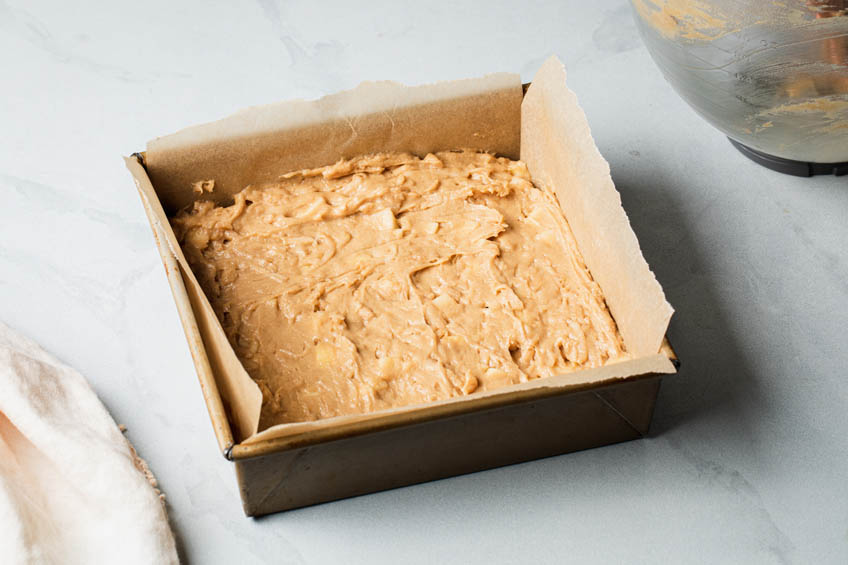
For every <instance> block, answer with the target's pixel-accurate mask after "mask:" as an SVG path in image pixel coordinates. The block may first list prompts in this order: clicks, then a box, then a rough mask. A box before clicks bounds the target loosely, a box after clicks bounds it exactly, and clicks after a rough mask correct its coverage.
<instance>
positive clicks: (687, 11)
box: [631, 0, 848, 174]
mask: <svg viewBox="0 0 848 565" xmlns="http://www.w3.org/2000/svg"><path fill="white" fill-rule="evenodd" d="M631 3H632V5H633V10H634V13H635V17H636V22H637V25H638V27H639V30H640V33H641V34H642V38H643V40H644V42H645V45H646V46H647V47H648V51H649V52H650V53H651V56H652V57H653V59H654V61H655V62H656V64H657V65H658V66H659V68H660V70H661V71H662V73H663V75H665V78H666V79H667V80H668V82H669V83H671V85H672V86H673V87H674V88H675V90H676V91H677V92H678V93H679V94H680V95H681V96H682V97H683V99H684V100H686V102H688V103H689V104H690V105H691V106H692V107H693V108H694V109H695V111H696V112H698V113H699V114H700V115H701V116H702V117H703V118H704V119H706V120H707V121H708V122H710V123H711V124H712V125H714V126H715V127H717V128H718V129H719V130H721V131H722V132H723V133H724V134H725V135H727V136H728V137H729V138H730V139H731V141H735V142H736V143H734V144H735V145H736V146H737V147H738V148H739V149H740V150H742V151H743V152H744V153H746V154H747V155H748V156H749V157H751V158H754V159H755V160H759V159H758V158H761V159H766V160H768V159H771V160H773V161H774V162H776V163H779V162H781V161H782V160H791V161H798V162H801V163H798V164H799V165H802V164H803V165H807V163H817V164H821V163H826V164H832V166H831V165H828V166H817V167H816V170H815V171H813V167H812V166H811V167H810V174H812V172H835V173H837V174H842V173H844V172H848V163H846V162H848V0H825V1H813V0H631ZM764 164H767V163H764ZM773 168H774V167H773ZM776 168H778V169H779V167H776ZM784 172H790V173H791V172H793V171H791V170H785V171H784ZM795 174H801V173H800V172H798V171H795Z"/></svg>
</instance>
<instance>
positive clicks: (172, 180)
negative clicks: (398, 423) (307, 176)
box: [128, 57, 674, 443]
mask: <svg viewBox="0 0 848 565" xmlns="http://www.w3.org/2000/svg"><path fill="white" fill-rule="evenodd" d="M460 148H465V149H474V150H481V151H490V152H494V153H497V154H500V155H504V156H507V157H510V158H513V159H515V158H517V157H518V156H519V155H520V157H521V158H522V159H523V160H524V161H526V162H527V165H528V167H529V170H530V172H531V175H532V176H533V179H534V182H537V183H539V184H540V185H546V186H549V187H553V188H554V190H555V192H556V194H557V196H558V198H559V201H560V205H561V206H562V208H563V210H564V212H565V215H566V218H567V219H568V221H569V223H570V225H571V228H572V231H573V232H574V235H575V238H576V239H577V242H578V245H579V247H580V249H581V252H582V253H583V257H584V260H585V261H586V264H587V266H588V267H589V270H590V271H591V273H592V275H593V277H594V278H595V280H597V282H598V283H599V285H600V286H601V288H602V290H603V292H604V295H605V296H606V300H607V304H608V306H609V308H610V311H611V313H612V315H613V317H614V318H615V320H616V322H617V324H618V326H619V330H620V331H621V334H622V337H623V338H624V341H625V344H626V346H627V348H628V350H629V352H630V354H631V356H632V357H633V359H631V360H628V361H623V362H620V363H615V364H611V365H607V366H605V367H600V368H597V369H591V370H584V371H579V372H576V373H570V374H566V375H559V376H556V377H551V378H547V379H539V380H536V381H532V382H528V383H524V384H520V385H514V386H511V387H505V388H503V389H500V390H497V391H493V392H489V393H477V394H473V395H471V396H470V397H463V398H456V399H451V400H446V401H442V402H438V403H431V404H428V405H425V406H410V407H403V408H397V409H393V410H384V411H381V412H375V413H370V414H363V415H358V416H344V417H338V418H330V419H326V420H319V421H316V422H301V423H295V424H281V425H277V426H274V427H272V428H269V429H267V430H263V431H262V432H260V433H258V434H257V425H258V422H259V411H260V407H261V401H262V397H261V393H260V391H259V389H258V387H257V386H256V384H255V383H254V382H253V380H252V379H251V378H250V377H249V375H248V374H247V372H246V371H245V370H244V368H243V367H242V366H241V363H240V362H239V361H238V359H237V357H236V356H235V353H234V351H233V349H232V347H231V346H230V345H229V343H228V342H227V339H226V336H225V335H224V332H223V329H222V328H221V325H220V323H219V322H218V320H217V317H216V316H215V313H214V311H213V310H212V307H211V306H210V304H209V301H208V300H207V299H206V297H205V295H204V294H203V291H202V290H201V288H200V286H199V284H198V283H197V280H196V278H195V277H194V274H193V273H192V272H191V269H190V268H189V267H188V264H187V263H186V260H185V257H184V256H183V254H182V251H181V249H180V248H179V245H178V244H177V242H176V239H175V238H174V234H173V231H172V230H171V228H170V224H169V223H168V220H167V216H166V214H165V211H166V210H167V211H168V213H173V212H174V211H176V210H178V209H180V208H182V207H184V206H187V205H190V204H191V203H192V202H193V201H194V200H195V199H197V198H211V199H213V200H215V201H216V202H220V203H225V202H227V201H229V199H231V197H232V195H233V194H234V193H235V192H237V191H239V190H241V189H242V188H244V187H245V186H247V185H248V184H251V183H255V182H262V181H268V180H274V179H275V178H277V176H278V175H280V174H282V173H284V172H287V171H290V170H295V169H301V168H307V167H317V166H323V165H327V164H330V163H333V162H335V161H337V160H338V159H339V158H342V157H345V158H350V157H354V156H357V155H362V154H368V153H375V152H379V151H410V152H413V153H416V154H418V155H422V156H423V155H424V154H426V153H428V152H431V151H438V150H446V149H460ZM146 162H147V173H148V174H149V177H150V178H149V179H148V177H147V175H146V174H144V169H142V168H141V167H140V166H139V167H133V166H132V164H130V163H129V161H128V166H129V167H130V170H131V172H132V173H133V176H134V178H135V180H136V184H137V186H138V188H139V191H140V193H141V194H142V197H143V198H144V199H145V204H146V206H148V207H149V209H151V210H152V211H153V216H154V229H155V230H157V231H158V232H159V236H160V237H163V238H164V240H165V241H166V242H167V244H168V247H169V248H170V250H171V252H172V253H173V254H174V256H175V257H176V259H177V261H178V263H179V265H180V267H181V270H182V276H183V280H184V282H185V284H186V289H187V292H188V295H189V298H190V301H191V305H192V309H193V311H194V312H195V315H196V317H197V321H198V327H199V330H200V332H201V335H202V337H203V341H204V344H205V346H206V349H207V353H208V355H209V358H210V363H211V365H212V368H213V372H214V374H215V380H216V382H217V384H218V387H219V389H220V392H221V396H222V398H223V399H224V402H225V404H226V405H227V406H228V409H229V411H230V414H231V418H232V424H233V427H234V433H235V435H236V438H237V439H238V440H240V441H242V442H245V443H254V442H258V441H261V440H265V439H271V438H277V437H283V436H290V435H292V434H298V433H303V432H306V431H309V430H315V429H319V428H324V427H327V426H334V425H338V424H340V423H343V422H354V421H361V420H365V419H370V418H380V417H381V416H385V415H387V414H399V413H403V412H409V411H412V410H427V407H428V406H436V405H440V404H450V403H461V402H463V401H466V400H468V399H469V398H481V397H483V396H490V395H499V394H508V393H510V392H511V391H516V390H527V389H532V388H539V387H568V386H573V385H577V384H585V383H594V382H598V383H600V382H603V381H610V380H615V379H623V378H627V377H630V376H634V375H642V374H647V373H673V372H674V367H673V365H672V364H671V362H670V361H669V360H668V358H667V357H666V356H665V355H663V354H659V353H658V352H659V350H660V345H661V343H662V339H663V336H664V335H665V331H666V328H667V326H668V322H669V319H670V317H671V313H672V308H671V306H670V305H669V304H668V303H667V302H666V300H665V296H664V294H663V292H662V289H661V288H660V286H659V284H658V283H657V281H656V279H655V277H654V275H653V273H651V271H650V269H649V267H648V265H647V263H646V262H645V260H644V258H643V257H642V253H641V250H640V248H639V244H638V242H637V240H636V237H635V235H634V234H633V231H632V229H631V228H630V224H629V222H628V220H627V216H626V214H625V212H624V210H623V209H622V207H621V202H620V198H619V195H618V192H617V191H616V190H615V187H614V186H613V183H612V179H611V177H610V175H609V166H608V164H607V163H606V161H605V160H604V159H603V157H601V155H600V153H599V152H598V150H597V147H596V146H595V143H594V140H593V139H592V136H591V132H590V131H589V126H588V123H587V121H586V117H585V115H584V114H583V111H582V110H581V109H580V107H579V106H578V104H577V98H576V96H575V95H574V93H573V92H571V91H570V90H569V89H568V88H567V86H566V83H565V70H564V68H563V66H562V63H560V62H559V60H558V59H556V58H555V57H552V58H550V59H548V61H546V62H545V64H544V65H543V66H542V68H541V69H540V70H539V72H538V73H537V75H536V77H534V79H533V84H532V86H531V87H530V89H529V91H528V92H527V95H526V96H525V97H524V98H523V101H522V88H521V81H520V78H519V76H518V75H514V74H506V73H501V74H496V75H489V76H486V77H484V78H481V79H467V80H462V81H452V82H443V83H437V84H433V85H426V86H419V87H405V86H403V85H399V84H397V83H388V82H386V83H364V84H362V85H360V86H359V87H357V88H355V89H353V90H350V91H347V92H342V93H339V94H335V95H332V96H328V97H325V98H322V99H320V100H316V101H309V102H307V101H293V102H282V103H279V104H273V105H269V106H265V107H260V108H252V109H248V110H244V111H242V112H239V113H238V114H235V115H233V116H231V117H229V118H225V119H223V120H220V121H218V122H213V123H210V124H204V125H201V126H196V127H193V128H189V129H186V130H183V131H181V132H178V133H176V134H174V135H171V136H167V137H163V138H159V139H156V140H154V141H151V142H150V143H149V144H148V149H147V155H146ZM206 179H214V180H215V189H214V191H213V192H212V193H204V194H202V195H198V194H196V193H195V192H194V191H193V190H192V183H194V182H196V181H198V180H206ZM151 180H152V183H151ZM154 187H155V188H154ZM248 438H249V439H248Z"/></svg>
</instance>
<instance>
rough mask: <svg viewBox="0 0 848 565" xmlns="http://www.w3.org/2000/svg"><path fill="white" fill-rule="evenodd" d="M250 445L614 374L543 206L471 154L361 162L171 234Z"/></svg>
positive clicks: (217, 211)
mask: <svg viewBox="0 0 848 565" xmlns="http://www.w3.org/2000/svg"><path fill="white" fill-rule="evenodd" d="M172 224H173V227H174V231H175V233H176V235H177V238H178V240H179V241H180V244H181V245H182V248H183V251H184V252H185V255H186V258H187V259H188V262H189V264H190V265H191V267H192V269H193V270H194V272H195V274H196V275H197V277H198V279H199V281H200V284H201V286H202V287H203V289H204V291H205V292H206V294H207V296H208V297H209V299H210V301H211V303H212V305H213V307H214V309H215V311H216V313H217V314H218V317H219V319H220V320H221V323H222V324H223V327H224V330H225V331H226V333H227V335H228V337H229V339H230V342H231V343H232V345H233V347H234V348H235V351H236V354H237V355H238V357H239V359H241V361H242V363H243V364H244V366H245V368H246V370H247V372H248V373H249V374H250V375H251V377H252V378H253V379H254V380H255V381H256V382H257V383H258V385H259V387H260V388H261V390H262V393H263V397H264V402H263V408H262V416H261V419H260V429H263V428H266V427H268V426H271V425H274V424H278V423H284V422H299V421H308V420H315V419H319V418H329V417H332V416H338V415H343V414H359V413H365V412H370V411H374V410H380V409H384V408H390V407H396V406H404V405H409V404H419V403H425V402H428V401H434V400H440V399H446V398H450V397H456V396H462V395H467V394H471V393H473V392H474V391H479V390H491V389H496V388H498V387H503V386H505V385H509V384H514V383H520V382H525V381H527V380H529V379H538V378H543V377H547V376H550V375H554V374H559V373H563V372H568V371H575V370H578V369H581V368H584V367H597V366H599V365H603V364H604V363H607V362H609V361H611V360H615V359H616V358H620V357H622V356H623V355H625V353H624V346H623V344H622V341H621V337H620V336H619V334H618V331H617V329H616V326H615V323H614V322H613V320H612V318H611V317H610V314H609V312H608V311H607V309H606V306H605V304H604V298H603V295H602V294H601V290H600V288H599V287H598V285H597V284H596V283H595V282H594V281H593V280H592V278H591V276H590V274H589V272H588V270H587V269H586V267H585V265H584V264H583V261H582V258H581V256H580V253H579V251H578V250H577V247H576V245H575V242H574V240H573V237H572V235H571V231H570V229H569V227H568V224H567V223H566V221H565V218H564V216H563V214H562V212H561V210H560V208H559V205H558V203H557V201H556V198H555V197H554V196H553V195H552V194H551V193H549V192H547V191H546V190H543V189H539V188H536V187H535V186H533V184H532V182H531V181H530V175H529V173H528V171H527V168H526V166H525V165H524V163H522V162H520V161H511V160H509V159H504V158H495V157H494V156H492V155H488V154H485V153H472V152H443V153H437V154H435V155H427V157H425V158H424V159H420V158H418V157H416V156H413V155H409V154H379V155H374V156H368V157H362V158H357V159H352V160H346V161H340V162H338V163H336V164H335V165H332V166H329V167H323V168H320V169H312V170H304V171H298V172H294V173H290V174H287V175H284V176H283V177H282V178H281V180H280V182H277V183H273V184H266V185H262V186H250V187H247V188H245V189H244V190H243V191H241V192H240V193H238V194H237V195H236V196H235V202H234V204H232V205H230V206H226V207H220V206H215V205H214V204H213V203H211V202H208V201H203V202H197V203H196V204H195V205H194V208H193V209H192V210H190V211H184V212H181V213H179V214H178V215H177V216H176V217H174V218H173V219H172Z"/></svg>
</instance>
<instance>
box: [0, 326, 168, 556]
mask: <svg viewBox="0 0 848 565" xmlns="http://www.w3.org/2000/svg"><path fill="white" fill-rule="evenodd" d="M0 562H1V563H4V564H5V563H10V564H17V563H27V564H29V563H39V564H40V563H62V564H63V565H64V564H75V563H80V564H82V563H85V564H89V563H122V564H131V563H156V564H160V563H166V564H167V563H177V562H178V558H177V552H176V549H175V546H174V536H173V534H172V533H171V529H170V527H169V526H168V518H167V515H166V513H165V507H164V504H163V501H162V500H161V499H160V496H159V494H158V492H157V491H156V490H155V488H154V486H153V485H152V484H151V483H150V482H148V479H147V478H146V476H145V473H144V466H143V464H142V463H141V462H139V460H138V459H137V458H136V457H135V455H134V451H133V450H132V448H131V447H130V445H129V443H128V442H127V441H126V439H125V438H124V436H123V434H122V433H121V432H120V430H119V429H118V426H117V425H115V422H114V421H113V420H112V418H111V416H109V413H108V412H107V411H106V408H105V407H104V406H103V404H101V403H100V400H98V398H97V396H96V395H95V394H94V392H93V391H92V390H91V388H90V387H89V386H88V383H87V382H86V381H85V379H84V378H83V377H82V375H80V374H79V373H78V372H76V371H75V370H74V369H72V368H70V367H68V366H66V365H63V364H61V363H59V362H58V361H57V360H56V359H54V358H53V357H52V356H50V355H49V354H48V353H46V352H45V351H44V350H43V349H41V348H40V347H39V346H38V345H36V344H35V343H33V342H31V341H30V340H28V339H25V338H23V337H21V336H19V335H17V334H15V333H14V332H12V331H11V330H10V329H9V328H8V327H7V326H5V325H3V324H2V323H0Z"/></svg>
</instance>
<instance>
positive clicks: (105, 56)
mask: <svg viewBox="0 0 848 565" xmlns="http://www.w3.org/2000/svg"><path fill="white" fill-rule="evenodd" d="M551 53H555V54H557V55H559V56H560V57H561V58H562V59H563V60H564V61H565V63H566V66H567V68H568V78H569V84H570V86H571V87H572V88H573V89H574V90H575V91H576V92H577V94H578V96H579V98H580V101H581V104H582V105H583V107H584V109H585V110H586V113H587V116H588V119H589V123H590V125H591V127H592V131H593V134H594V135H595V138H596V140H597V143H598V146H599V148H600V150H601V152H602V153H603V154H604V156H605V157H606V158H607V160H608V161H609V162H610V167H611V170H612V174H613V178H614V180H615V182H616V185H617V186H618V188H619V191H620V192H621V195H622V202H623V204H624V207H625V210H626V211H627V213H628V215H629V217H630V220H631V223H632V224H633V227H634V230H635V231H636V233H637V236H638V237H639V240H640V243H641V245H642V248H643V251H644V254H645V256H646V258H647V260H648V262H649V264H651V266H652V267H653V269H654V271H655V272H656V274H657V277H658V279H659V280H660V282H661V283H662V284H663V286H664V288H665V290H666V293H667V295H668V298H669V301H670V302H671V303H672V305H673V306H675V308H676V310H677V312H676V314H675V317H674V319H673V320H672V323H671V327H670V330H669V335H670V338H671V341H672V343H673V345H674V347H675V349H676V350H677V352H678V354H679V355H680V357H681V358H682V360H683V364H684V365H683V370H682V372H681V373H680V375H679V376H677V377H674V378H671V379H667V380H666V381H665V382H664V384H663V388H662V391H661V394H660V398H659V404H658V407H657V412H656V415H655V423H654V426H653V431H652V435H651V437H649V438H646V439H644V440H641V441H636V442H629V443H626V444H621V445H617V446H612V447H608V448H602V449H595V450H590V451H586V452H581V453H575V454H570V455H566V456H562V457H554V458H550V459H545V460H542V461H536V462H532V463H527V464H523V465H516V466H512V467H508V468H503V469H498V470H493V471H488V472H484V473H477V474H474V475H468V476H464V477H457V478H453V479H448V480H444V481H438V482H435V483H429V484H425V485H419V486H415V487H409V488H404V489H397V490H393V491H389V492H384V493H379V494H375V495H370V496H365V497H359V498H355V499H351V500H347V501H341V502H337V503H331V504H325V505H322V506H317V507H314V508H308V509H303V510H298V511H293V512H289V513H285V514H278V515H274V516H269V517H266V518H262V519H256V520H252V519H247V518H244V516H243V515H242V511H241V508H240V501H239V497H238V493H237V491H236V482H235V477H234V476H233V475H234V473H233V469H232V467H231V465H230V464H229V463H228V462H227V461H225V460H224V458H223V457H222V456H221V454H220V453H218V452H217V447H216V444H215V440H214V437H213V433H212V430H211V426H210V424H209V420H208V416H207V414H206V409H205V406H204V403H203V400H202V397H201V394H200V390H199V386H198V384H197V381H196V378H195V375H194V368H193V366H192V364H191V359H190V356H189V353H188V349H187V347H186V344H185V340H184V337H183V334H182V328H181V327H180V322H179V319H178V317H177V315H176V310H175V307H174V304H173V300H172V298H171V296H170V292H169V289H168V285H167V281H166V279H165V275H164V272H163V269H162V267H161V264H160V261H159V257H158V254H157V252H156V250H155V247H154V243H153V238H152V235H151V234H150V231H149V228H148V226H147V221H146V218H145V216H144V212H143V210H142V207H141V204H140V202H139V199H138V196H137V194H136V191H135V187H134V186H133V183H132V181H131V180H130V177H129V175H128V174H127V172H126V171H125V169H124V166H123V163H122V161H121V159H120V156H121V155H128V154H130V153H132V152H134V151H138V150H141V149H143V148H144V144H145V142H146V141H147V140H148V139H151V138H153V137H155V136H156V135H161V134H165V133H170V132H172V131H174V130H176V129H179V128H181V127H185V126H188V125H191V124H193V123H198V122H202V121H207V120H211V119H214V118H216V117H220V116H224V115H227V114H229V113H231V112H233V111H235V110H237V109H238V108H241V107H244V106H248V105H254V104H261V103H267V102H272V101H274V100H279V99H285V98H302V97H309V98H314V97H318V96H321V95H324V94H328V93H331V92H334V91H337V90H340V89H343V88H350V87H352V86H354V85H355V84H356V83H358V82H359V81H360V80H379V79H392V80H399V81H402V82H406V83H409V84H420V83H425V82H431V81H435V80H443V79H453V78H461V77H466V76H474V75H481V74H485V73H489V72H495V71H515V72H519V73H521V75H522V78H523V79H524V80H529V79H530V78H531V77H532V76H533V73H534V72H535V71H536V69H537V68H538V67H539V65H540V64H541V62H542V61H544V59H545V58H546V57H547V56H548V55H549V54H551ZM0 69H2V70H3V89H2V94H0V97H2V101H3V103H2V104H0V129H2V131H3V135H2V136H0V197H2V200H0V320H2V321H4V322H5V323H7V324H9V325H11V326H12V327H15V328H16V329H18V330H19V331H21V332H22V333H24V334H26V335H28V336H30V337H32V338H34V339H36V340H37V341H39V342H40V343H41V344H42V345H43V346H44V347H46V348H47V349H48V350H50V351H51V352H52V353H54V354H55V355H57V356H58V357H59V358H61V359H62V360H64V361H66V362H68V363H70V364H71V365H73V366H74V367H76V368H77V369H78V370H80V371H81V372H82V373H83V374H85V375H86V376H87V378H88V379H89V380H90V382H91V384H92V386H93V387H94V389H95V390H96V391H97V393H98V394H99V395H100V397H101V398H102V399H103V401H104V403H105V404H106V406H107V407H108V408H109V410H110V411H111V412H112V414H113V415H114V417H115V419H116V420H117V421H118V422H120V423H122V424H124V425H126V426H127V434H128V437H129V438H130V439H131V440H132V441H133V443H134V444H135V445H136V447H137V448H138V450H139V452H140V453H141V454H142V455H143V456H144V457H145V458H146V459H147V460H148V462H149V463H150V467H151V468H152V470H153V471H154V472H155V473H156V475H157V476H158V478H159V480H160V484H161V487H162V489H163V491H164V492H165V494H166V496H167V500H168V504H169V511H170V516H171V522H172V524H173V527H174V529H175V531H176V534H177V537H178V540H179V544H180V551H181V555H182V556H183V558H184V560H185V561H186V562H187V563H268V562H274V563H334V562H347V563H375V562H376V563H397V562H412V563H418V562H445V563H490V562H494V563H500V562H516V563H534V562H541V563H547V562H555V563H561V562H568V561H574V562H602V563H665V562H672V563H717V562H719V563H722V562H732V563H840V564H842V563H845V562H848V482H846V481H845V471H846V469H848V444H846V442H845V436H846V435H848V410H846V409H845V406H846V401H848V382H846V379H845V366H846V365H848V348H846V347H845V343H844V342H845V340H844V318H845V312H846V308H845V300H846V296H848V283H846V281H847V280H848V256H846V255H847V254H848V250H846V246H845V241H846V238H848V225H846V222H845V218H848V183H846V181H845V177H842V178H836V177H831V178H814V179H797V178H793V177H784V176H781V175H778V174H776V173H773V172H769V171H766V170H763V169H760V168H758V167H757V166H756V165H754V164H752V163H751V162H749V161H747V160H746V159H744V158H743V157H741V156H740V155H739V154H737V153H736V151H735V150H734V149H733V148H732V147H731V146H730V145H729V144H728V143H727V141H726V140H725V139H724V138H723V137H722V136H721V135H720V134H719V133H718V132H717V131H714V130H713V129H711V128H710V127H709V126H708V125H707V124H706V123H705V122H703V121H702V120H701V119H700V118H699V117H698V116H696V115H695V114H694V113H693V112H692V111H691V110H690V109H689V107H688V106H686V105H685V104H684V103H683V102H682V101H681V100H680V99H679V98H678V97H677V96H676V95H675V94H674V93H673V92H672V90H671V89H670V88H669V87H668V85H667V84H666V83H665V82H664V80H663V79H662V76H661V75H660V73H659V71H658V70H657V69H656V67H655V66H654V64H653V62H652V61H651V59H650V57H649V56H648V54H647V52H646V51H645V49H644V47H643V46H642V44H641V41H640V40H639V37H638V34H637V31H636V28H635V26H634V24H633V22H632V20H631V18H630V13H629V7H628V6H627V3H626V2H624V1H623V0H602V1H598V2H580V1H577V0H570V1H565V2H550V3H541V2H539V3H536V2H534V3H529V4H526V3H525V4H522V3H506V2H466V3H455V4H450V5H449V4H438V3H437V4H432V5H428V6H427V7H424V6H423V5H422V4H421V3H420V2H411V1H403V2H389V1H387V0H380V1H376V2H368V3H359V4H355V3H348V2H325V3H322V4H320V5H319V4H318V3H288V2H282V1H277V0H257V2H252V3H221V4H218V3H208V2H199V1H198V0H189V1H187V2H181V3H172V2H167V1H166V0H152V1H151V2H148V3H145V4H143V5H140V4H132V5H120V4H117V3H111V2H97V3H86V4H84V5H77V4H73V3H63V2H41V3H33V2H25V1H22V0H0Z"/></svg>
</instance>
